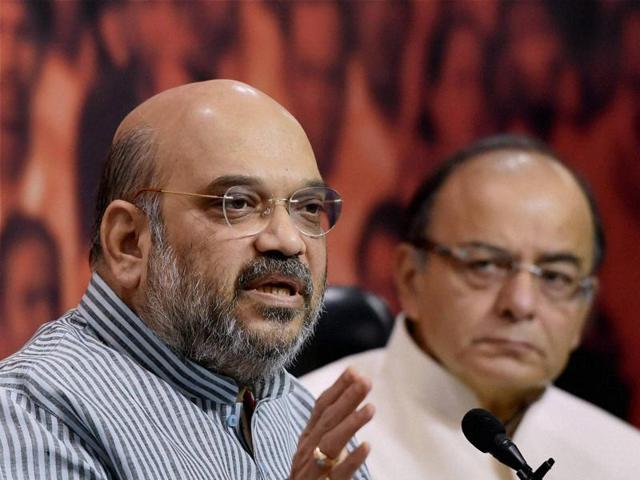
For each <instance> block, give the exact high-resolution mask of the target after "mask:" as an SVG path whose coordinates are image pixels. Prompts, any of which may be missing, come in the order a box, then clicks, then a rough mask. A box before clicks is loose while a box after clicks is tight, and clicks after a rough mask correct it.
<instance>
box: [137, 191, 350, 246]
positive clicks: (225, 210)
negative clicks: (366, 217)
mask: <svg viewBox="0 0 640 480" xmlns="http://www.w3.org/2000/svg"><path fill="white" fill-rule="evenodd" d="M144 192H154V193H166V194H171V195H186V196H190V197H197V198H201V199H204V200H206V201H207V206H206V209H207V211H208V212H210V214H211V215H212V216H213V217H214V219H215V218H218V219H220V220H222V219H223V220H224V221H225V223H226V224H227V225H228V226H229V227H231V228H232V229H233V230H234V231H235V232H237V233H238V235H240V236H251V235H256V234H258V233H260V232H261V231H262V230H264V229H265V228H266V227H267V225H268V224H269V217H270V216H271V214H272V213H273V211H274V210H275V208H276V206H277V205H280V204H281V205H286V208H287V211H288V212H289V216H290V217H291V220H292V221H293V224H294V225H295V226H296V228H297V229H298V230H299V231H300V232H302V233H303V234H304V235H307V236H309V237H314V238H316V237H322V236H324V235H326V234H327V233H328V232H329V231H330V230H331V229H332V228H333V227H335V225H336V223H337V222H338V219H339V218H340V213H341V212H342V197H341V196H340V194H339V193H338V192H336V191H335V190H333V189H332V188H329V187H325V186H314V187H305V188H301V189H300V190H296V191H295V192H293V193H292V194H291V196H290V197H289V198H264V197H263V196H262V195H261V194H260V193H258V192H257V191H256V190H255V189H253V188H252V187H250V186H247V185H236V186H233V187H229V188H228V189H227V190H226V191H225V192H224V194H222V195H208V194H204V193H189V192H176V191H173V190H165V189H162V188H143V189H141V190H139V191H138V192H136V194H135V195H134V199H135V198H136V197H138V195H140V194H142V193H144Z"/></svg>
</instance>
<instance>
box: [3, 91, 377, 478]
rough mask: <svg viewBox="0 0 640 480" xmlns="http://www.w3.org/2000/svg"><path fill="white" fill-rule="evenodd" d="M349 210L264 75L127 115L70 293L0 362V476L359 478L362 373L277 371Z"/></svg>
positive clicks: (309, 318) (170, 97)
mask: <svg viewBox="0 0 640 480" xmlns="http://www.w3.org/2000/svg"><path fill="white" fill-rule="evenodd" d="M340 208H341V199H340V196H339V195H338V193H337V192H335V191H334V190H332V189H330V188H329V187H327V186H326V185H325V184H324V183H323V182H322V179H321V177H320V174H319V172H318V168H317V166H316V161H315V159H314V154H313V151H312V149H311V146H310V145H309V141H308V140H307V137H306V135H305V133H304V131H303V130H302V128H301V126H300V125H299V124H298V122H297V121H296V120H295V119H294V118H293V117H292V116H291V115H290V114H289V113H288V112H287V111H286V110H284V109H283V108H282V107H281V106H280V105H278V104H277V103H276V102H275V101H273V100H272V99H271V98H269V97H267V96H266V95H264V94H263V93H261V92H259V91H257V90H256V89H254V88H252V87H250V86H248V85H245V84H242V83H239V82H234V81H228V80H214V81H208V82H203V83H196V84H189V85H185V86H182V87H178V88H175V89H172V90H168V91H166V92H163V93H161V94H159V95H157V96H155V97H153V98H151V99H150V100H148V101H146V102H145V103H143V104H142V105H140V106H139V107H138V108H136V109H135V110H134V111H133V112H131V113H130V114H129V115H128V116H127V117H126V118H125V119H124V121H123V122H122V123H121V125H120V127H119V128H118V130H117V132H116V135H115V137H114V141H113V144H112V147H111V151H110V155H109V158H108V161H107V164H106V167H105V171H104V174H103V177H102V179H101V184H100V188H99V194H98V203H97V216H96V218H97V222H96V227H95V231H94V237H93V243H92V246H91V253H90V262H91V266H92V270H93V275H92V278H91V281H90V284H89V286H88V289H87V291H86V293H85V295H84V296H83V298H82V300H81V301H80V304H79V306H78V307H77V308H75V309H73V310H71V311H69V312H68V313H67V314H66V315H65V316H64V317H62V318H60V319H58V320H56V321H54V322H51V323H49V324H47V325H46V326H44V327H43V328H42V329H41V330H40V331H39V332H38V333H37V334H36V336H35V337H34V338H33V339H32V340H31V341H30V342H29V343H28V344H27V345H26V346H25V347H24V348H23V349H22V350H20V351H19V352H18V353H16V354H15V355H13V356H12V357H9V358H7V359H6V360H4V361H3V362H1V363H0V477H2V478H11V479H23V478H29V479H31V478H33V479H35V478H37V479H42V478H55V479H60V478H74V479H76V478H77V479H84V478H91V479H96V478H98V479H116V478H117V479H127V480H131V479H176V480H185V479H205V478H206V479H214V478H215V479H230V480H232V479H233V480H237V479H266V478H268V479H276V478H277V479H283V478H292V479H307V478H308V479H313V480H316V479H318V478H332V479H347V478H368V475H367V472H366V467H365V466H364V460H365V457H366V455H367V453H368V446H367V445H366V444H362V445H360V446H357V445H356V443H355V441H353V440H352V438H353V436H354V434H355V432H356V431H357V430H359V428H360V427H361V426H362V425H364V424H365V423H366V422H367V421H369V420H370V418H371V417H372V415H373V408H372V407H371V406H369V405H366V406H364V407H359V405H360V403H361V402H362V400H363V399H364V397H365V395H366V394H367V392H368V390H369V388H370V385H369V383H368V381H366V380H365V379H363V378H362V377H360V376H359V375H357V374H355V373H354V372H351V371H346V372H345V373H344V374H343V375H342V376H341V377H340V379H339V380H338V381H337V382H336V383H335V384H334V385H333V386H332V387H331V388H329V389H328V390H327V391H326V392H325V393H324V394H323V395H321V396H320V398H319V399H318V401H317V402H316V403H315V407H314V401H313V398H312V397H311V395H310V394H309V393H308V392H307V391H306V390H305V389H304V388H303V387H302V386H301V385H300V384H299V383H298V382H297V381H296V380H295V379H294V378H293V377H292V376H291V375H289V374H288V373H287V372H286V371H285V370H284V365H286V363H287V362H288V361H289V360H290V359H291V358H292V356H293V355H294V354H295V352H296V351H297V349H298V348H299V347H300V345H301V344H302V343H303V342H304V340H305V338H306V337H307V336H308V335H309V334H310V333H311V332H312V330H313V327H314V324H315V322H316V320H317V318H318V312H319V311H320V309H321V301H322V297H323V291H324V288H325V277H326V264H327V258H326V243H325V235H326V234H327V233H328V232H329V230H331V228H332V227H333V226H334V225H335V223H336V221H337V219H338V217H339V214H340Z"/></svg>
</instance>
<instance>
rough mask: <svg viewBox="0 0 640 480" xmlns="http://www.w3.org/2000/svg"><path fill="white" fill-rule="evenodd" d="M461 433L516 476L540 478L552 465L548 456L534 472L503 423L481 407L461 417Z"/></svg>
mask: <svg viewBox="0 0 640 480" xmlns="http://www.w3.org/2000/svg"><path fill="white" fill-rule="evenodd" d="M462 433H464V436H465V437H467V440H469V442H471V444H472V445H473V446H474V447H476V448H477V449H478V450H480V451H481V452H482V453H490V454H491V455H493V456H494V457H495V458H496V459H497V460H498V461H499V462H501V463H504V464H505V465H507V466H508V467H510V468H512V469H514V470H515V471H516V472H517V473H518V478H521V479H523V480H540V479H542V477H543V476H544V475H545V474H546V473H547V472H548V471H549V469H550V468H551V465H553V459H552V458H550V459H549V460H547V461H546V462H545V463H543V464H542V465H541V467H540V468H538V470H536V471H535V472H534V471H533V469H532V468H531V467H530V466H529V465H528V464H527V462H526V461H525V459H524V457H523V456H522V454H521V453H520V450H518V447H516V445H515V443H513V442H512V441H511V439H510V438H509V437H507V434H506V431H505V428H504V425H503V424H502V423H501V422H500V420H498V419H497V418H496V417H494V416H493V415H492V414H491V413H489V412H488V411H486V410H483V409H482V408H473V409H471V410H469V411H468V412H467V413H466V414H465V416H464V417H463V418H462Z"/></svg>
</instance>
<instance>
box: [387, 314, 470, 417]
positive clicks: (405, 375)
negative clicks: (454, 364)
mask: <svg viewBox="0 0 640 480" xmlns="http://www.w3.org/2000/svg"><path fill="white" fill-rule="evenodd" d="M406 322H407V319H406V318H405V316H404V315H402V314H401V315H399V316H398V318H397V319H396V322H395V327H394V330H393V332H392V334H391V338H390V339H389V343H388V345H387V355H386V356H385V364H384V366H383V368H384V370H385V371H386V372H388V374H389V376H390V378H392V379H393V380H392V381H393V382H395V384H396V385H397V387H398V388H401V389H404V390H408V394H409V396H410V397H411V398H412V399H413V402H415V405H416V406H417V407H418V408H424V409H429V410H433V411H434V413H435V414H438V415H440V416H442V417H445V418H449V419H451V418H453V419H457V421H459V420H460V419H461V418H462V416H463V415H464V414H465V413H466V412H467V411H468V410H469V409H470V408H474V407H477V406H478V400H477V398H476V396H475V395H474V393H473V392H472V391H471V389H469V388H468V387H467V386H466V385H464V384H463V383H462V382H461V381H460V380H458V379H457V378H456V377H455V376H453V375H452V374H451V373H449V372H448V371H447V370H446V369H445V368H443V367H442V366H441V365H440V364H439V363H437V362H436V361H435V360H434V359H433V358H431V357H430V356H429V355H427V354H426V353H425V352H423V351H422V350H421V349H420V347H419V346H418V345H417V344H416V342H415V341H414V340H413V339H412V338H411V336H410V334H409V331H408V328H407V324H406ZM416 372H420V374H419V375H416Z"/></svg>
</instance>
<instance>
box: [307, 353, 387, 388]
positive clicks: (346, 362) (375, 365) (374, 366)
mask: <svg viewBox="0 0 640 480" xmlns="http://www.w3.org/2000/svg"><path fill="white" fill-rule="evenodd" d="M384 352H385V349H384V348H376V349H375V350H368V351H366V352H362V353H357V354H355V355H350V356H348V357H344V358H341V359H339V360H336V361H335V362H333V363H330V364H328V365H325V366H324V367H320V368H319V369H317V370H314V371H312V372H309V373H307V374H306V375H303V376H302V377H301V378H300V381H301V382H302V384H303V385H304V386H305V387H307V388H308V389H309V390H310V391H311V392H312V393H313V394H314V395H315V396H318V395H320V394H321V393H322V392H323V391H324V390H326V389H327V388H329V387H330V386H331V385H332V384H333V382H335V381H336V380H337V378H338V377H339V376H340V374H341V373H342V372H343V371H344V370H345V369H346V368H347V367H352V368H354V369H355V370H356V371H357V372H358V373H361V374H363V375H365V376H367V377H370V378H371V377H375V376H376V374H377V372H378V370H379V368H380V365H381V363H382V361H383V358H384Z"/></svg>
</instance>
